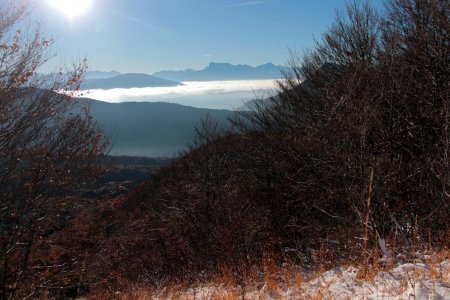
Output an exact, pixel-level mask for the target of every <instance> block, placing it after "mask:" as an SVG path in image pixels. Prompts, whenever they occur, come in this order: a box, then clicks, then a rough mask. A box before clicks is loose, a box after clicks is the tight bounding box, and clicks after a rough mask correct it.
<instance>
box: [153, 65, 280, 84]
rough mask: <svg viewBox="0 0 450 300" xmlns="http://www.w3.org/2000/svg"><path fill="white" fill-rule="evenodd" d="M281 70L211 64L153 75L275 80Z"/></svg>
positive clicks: (185, 77) (266, 67)
mask: <svg viewBox="0 0 450 300" xmlns="http://www.w3.org/2000/svg"><path fill="white" fill-rule="evenodd" d="M283 69H284V67H282V66H275V65H274V64H272V63H267V64H264V65H260V66H257V67H252V66H249V65H232V64H229V63H215V62H212V63H210V64H209V65H208V66H207V67H206V68H205V69H203V70H193V69H186V70H184V71H161V72H156V73H154V74H153V75H154V76H158V77H161V78H165V79H169V80H176V81H213V80H248V79H276V78H281V77H282V74H281V71H280V70H283Z"/></svg>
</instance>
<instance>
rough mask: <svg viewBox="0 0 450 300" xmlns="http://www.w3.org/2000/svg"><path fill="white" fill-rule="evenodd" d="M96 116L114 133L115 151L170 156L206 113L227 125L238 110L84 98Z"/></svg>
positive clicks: (113, 148) (108, 133)
mask: <svg viewBox="0 0 450 300" xmlns="http://www.w3.org/2000/svg"><path fill="white" fill-rule="evenodd" d="M82 100H83V101H88V102H89V103H90V104H91V109H92V116H93V117H94V120H96V121H97V122H98V124H99V125H100V126H102V127H103V129H104V130H105V133H106V134H107V135H108V136H110V137H111V142H112V145H111V146H112V149H111V153H110V154H112V155H128V156H147V157H164V156H165V157H170V156H173V155H176V154H177V153H178V152H180V151H181V150H183V149H184V147H185V146H186V145H187V144H188V143H191V142H192V141H193V138H194V136H195V131H194V126H196V125H198V124H199V123H200V120H201V119H202V118H204V117H206V116H208V115H209V116H211V117H212V118H214V119H215V120H217V121H218V122H219V124H222V125H224V126H225V125H226V124H227V119H228V118H230V117H232V116H233V115H234V113H233V112H232V111H229V110H216V109H202V108H194V107H189V106H182V105H179V104H172V103H162V102H159V103H148V102H124V103H107V102H101V101H96V100H92V99H87V98H84V99H82Z"/></svg>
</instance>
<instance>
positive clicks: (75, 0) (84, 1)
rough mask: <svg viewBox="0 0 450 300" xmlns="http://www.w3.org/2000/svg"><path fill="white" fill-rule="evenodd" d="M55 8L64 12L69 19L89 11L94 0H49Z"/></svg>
mask: <svg viewBox="0 0 450 300" xmlns="http://www.w3.org/2000/svg"><path fill="white" fill-rule="evenodd" d="M47 1H48V3H49V4H50V5H51V6H53V7H54V8H55V9H57V10H59V11H60V12H61V13H63V14H64V15H65V16H66V17H67V18H68V19H69V20H73V19H75V18H76V17H78V16H80V15H83V14H85V13H87V12H88V11H89V8H90V7H91V4H92V0H47Z"/></svg>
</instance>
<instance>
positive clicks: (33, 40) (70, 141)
mask: <svg viewBox="0 0 450 300" xmlns="http://www.w3.org/2000/svg"><path fill="white" fill-rule="evenodd" d="M26 15H27V7H26V6H25V5H23V6H19V7H17V6H14V5H13V4H9V5H8V4H1V6H0V45H1V46H0V297H1V298H2V299H11V298H19V297H20V298H26V297H28V298H31V297H37V296H38V295H39V294H40V293H41V292H42V291H43V290H46V289H59V288H60V287H61V286H64V281H65V280H66V278H67V277H68V276H69V275H67V276H65V275H61V274H66V272H67V270H70V264H71V263H73V262H71V261H67V258H66V257H62V255H63V253H64V252H65V251H60V250H59V249H58V247H57V245H52V243H51V240H50V238H49V236H50V235H51V234H52V233H53V232H55V231H58V230H60V228H62V227H64V225H65V218H66V217H67V216H68V215H69V214H70V211H71V209H72V205H71V201H70V199H69V198H68V193H69V192H72V191H76V190H77V189H78V188H79V187H81V186H83V185H84V184H85V183H87V182H89V180H91V179H92V178H93V177H92V176H93V175H97V172H98V171H99V170H100V169H99V166H98V164H97V159H98V157H99V156H100V155H101V154H103V152H104V151H105V149H106V142H105V138H104V136H103V134H102V132H101V131H100V130H99V129H98V128H97V126H96V125H95V123H94V121H93V120H92V118H91V117H90V113H89V108H88V107H85V106H83V105H81V104H79V103H77V102H76V101H75V99H74V98H72V97H71V95H70V93H69V92H68V89H69V88H70V89H73V88H76V87H77V86H78V85H79V81H80V78H81V75H82V74H83V72H84V71H85V68H86V67H85V64H84V63H81V64H80V65H79V66H76V67H75V70H74V71H73V72H72V73H71V75H70V76H68V78H64V77H63V75H62V73H61V74H60V76H59V77H58V76H56V77H55V76H47V77H45V78H44V77H40V76H38V75H37V74H36V72H37V70H38V68H39V67H40V66H42V65H43V64H44V63H45V62H46V60H47V55H48V54H47V51H48V47H49V45H50V44H51V41H50V40H48V39H45V38H44V37H42V35H41V33H40V31H39V28H37V29H35V30H34V31H33V28H28V29H29V32H32V33H31V34H23V33H22V32H21V31H20V30H18V29H17V28H18V27H17V24H18V23H19V22H20V21H21V20H23V19H24V18H25V17H26ZM49 82H51V83H52V90H47V89H42V87H44V86H46V85H48V83H49ZM44 84H46V85H44ZM53 90H65V91H66V92H67V94H68V95H65V94H58V93H55V92H54V91H53ZM44 249H48V253H47V254H45V255H43V257H46V258H43V259H41V257H39V253H42V252H41V251H42V250H44ZM52 261H59V262H61V261H62V262H61V263H54V264H53V263H51V262H52Z"/></svg>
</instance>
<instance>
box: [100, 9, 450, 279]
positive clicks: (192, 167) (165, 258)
mask: <svg viewBox="0 0 450 300" xmlns="http://www.w3.org/2000/svg"><path fill="white" fill-rule="evenodd" d="M449 32H450V4H449V2H448V1H446V0H420V1H419V0H418V1H413V0H393V1H391V2H390V4H389V5H388V6H387V8H386V11H385V12H384V13H383V14H382V15H379V13H377V12H376V11H374V10H373V9H372V8H371V7H370V6H369V5H368V4H365V3H363V4H361V3H354V4H350V5H348V6H347V10H346V13H345V14H344V15H338V16H337V18H336V21H335V22H334V24H333V25H332V26H331V27H330V29H329V30H328V32H326V33H325V34H324V35H323V37H322V39H321V40H320V41H318V42H317V45H316V47H315V48H314V49H313V50H311V51H310V52H308V53H307V54H305V55H304V56H303V57H300V58H299V57H293V58H292V60H291V67H292V69H291V70H292V72H291V73H289V74H286V78H285V80H283V81H280V82H279V91H278V94H277V96H275V97H272V98H270V99H269V100H267V99H265V100H262V101H260V102H254V103H253V111H252V113H250V114H248V113H245V114H242V115H240V116H238V118H237V119H236V120H234V124H235V130H234V131H228V132H225V131H223V130H220V129H219V128H218V127H217V125H216V124H214V122H213V121H211V120H207V121H205V122H204V123H203V124H202V126H200V128H199V131H198V140H197V143H196V145H195V147H193V149H192V151H190V152H188V153H187V154H186V155H185V156H184V157H182V158H181V159H180V160H179V161H177V162H175V163H174V164H172V165H171V166H168V167H165V168H163V169H162V170H161V171H160V172H159V173H158V174H155V175H153V176H152V177H151V179H150V180H149V181H148V182H147V183H145V184H143V185H142V186H141V187H140V188H138V189H136V190H135V191H134V192H133V193H131V194H130V195H129V196H128V197H127V199H126V200H125V201H123V203H122V204H121V208H120V210H121V212H120V214H113V213H111V212H110V214H109V216H110V218H111V219H110V220H111V221H110V222H109V223H108V228H107V232H106V231H105V232H104V233H103V234H104V235H105V240H106V242H105V243H106V244H108V245H115V247H116V248H111V246H109V247H108V246H102V247H101V248H103V252H100V255H101V256H107V257H109V258H110V259H111V261H112V263H111V264H112V266H114V267H113V269H115V270H116V271H117V270H120V271H118V272H119V273H120V274H121V276H125V277H127V278H134V279H136V277H140V278H141V279H146V280H150V281H157V280H159V279H161V278H164V277H165V276H167V275H179V276H183V277H184V278H186V277H191V276H192V277H197V276H198V274H208V271H212V272H215V271H217V270H218V269H221V268H229V269H231V270H233V271H235V272H237V273H239V274H243V273H245V272H246V270H248V267H249V266H251V265H252V264H255V263H257V262H259V261H260V260H261V258H262V257H263V256H264V255H267V254H270V255H274V256H277V257H282V258H284V259H289V260H293V261H295V262H297V263H303V264H304V265H308V264H314V263H315V262H317V261H318V260H321V262H322V263H323V262H325V263H326V262H333V263H334V262H336V261H338V259H349V258H352V257H358V256H359V257H361V256H363V255H365V254H366V253H367V251H372V253H376V251H379V250H377V249H379V245H378V242H380V243H381V244H380V245H381V246H383V245H384V242H386V241H387V244H388V246H387V251H392V250H393V248H394V247H397V248H396V250H398V249H401V247H410V246H411V245H416V246H417V245H419V244H420V245H423V243H424V242H425V243H427V245H429V246H432V247H433V246H440V247H442V246H443V247H448V240H449V228H450V227H449V225H450V224H449V222H450V213H449V203H450V167H449V146H450V145H449V138H450V133H449V121H450V110H449V106H450V101H449V89H450V86H449V78H450V61H449V60H450V45H449V43H450V36H449ZM124 220H128V221H127V222H126V223H125V222H124ZM125 224H126V225H125ZM111 233H112V234H111ZM420 239H421V240H420ZM114 249H115V250H114ZM381 250H383V251H384V253H382V251H381ZM381 250H380V251H379V252H378V253H380V255H381V254H384V255H388V253H386V249H385V248H384V247H381ZM373 251H375V252H373ZM98 267H99V268H104V266H103V267H102V266H100V265H99V266H98ZM204 271H206V273H204ZM202 272H203V273H202Z"/></svg>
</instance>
